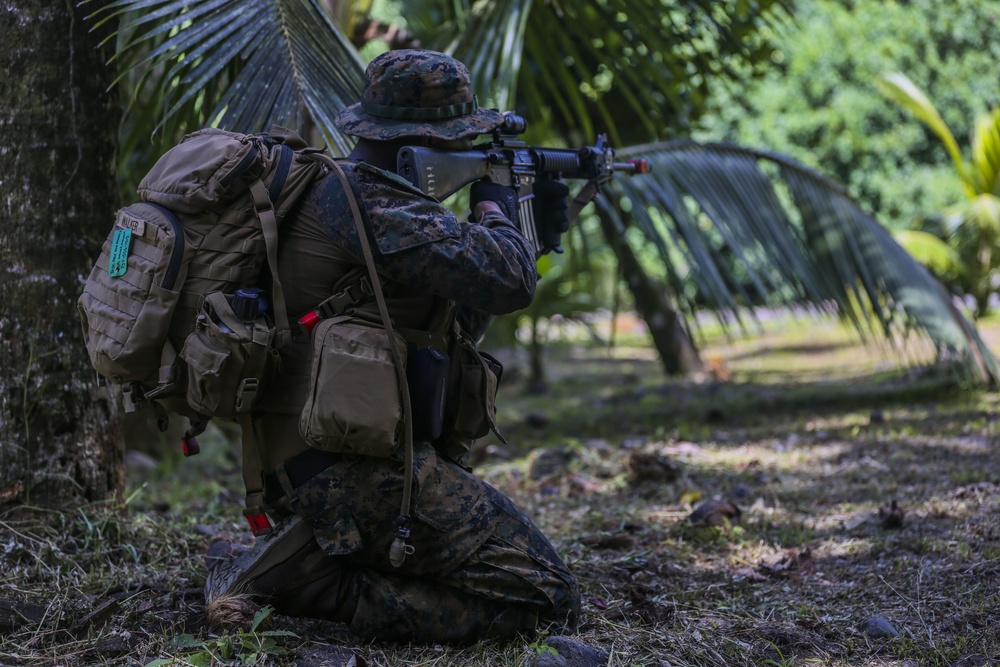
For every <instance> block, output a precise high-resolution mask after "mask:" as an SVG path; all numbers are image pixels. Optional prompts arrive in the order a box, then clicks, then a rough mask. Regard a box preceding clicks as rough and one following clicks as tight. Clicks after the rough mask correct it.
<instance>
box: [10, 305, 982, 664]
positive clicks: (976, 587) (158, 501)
mask: <svg viewBox="0 0 1000 667" xmlns="http://www.w3.org/2000/svg"><path fill="white" fill-rule="evenodd" d="M773 326H774V328H773V329H771V330H769V331H766V332H764V333H763V334H759V335H755V336H754V337H748V338H746V339H742V340H738V341H726V340H722V339H718V340H710V341H708V344H707V345H706V346H705V347H704V348H703V351H704V356H705V359H706V360H707V361H708V366H709V369H708V372H707V373H706V374H704V376H703V377H699V378H688V379H684V380H667V379H665V378H664V377H663V376H662V374H661V371H660V367H659V365H658V363H657V362H656V360H655V357H654V355H653V354H652V353H651V352H650V350H649V348H648V346H645V345H643V344H641V341H639V342H637V340H636V338H635V336H633V333H634V332H631V331H628V330H623V331H621V332H620V333H619V336H618V339H619V343H618V345H616V346H615V348H614V349H613V350H609V349H607V348H602V347H600V346H597V345H595V344H593V343H592V342H588V341H587V340H586V339H584V338H580V339H576V338H573V337H572V336H571V337H570V338H569V340H566V341H563V342H561V343H559V344H558V345H554V346H552V347H551V349H550V352H549V355H548V357H547V380H548V384H549V391H548V393H546V394H544V395H541V396H533V395H527V394H525V393H524V392H523V391H522V390H521V389H520V386H522V385H523V379H524V378H523V376H521V377H518V372H517V371H518V369H519V368H520V367H523V364H522V363H521V362H520V361H519V360H518V358H516V357H510V358H508V359H507V365H508V370H509V373H508V375H507V378H506V380H505V381H506V383H507V386H506V387H505V389H504V390H503V392H502V394H501V398H500V409H501V411H502V415H503V422H502V424H503V431H504V435H505V437H506V439H507V441H508V442H509V443H511V444H509V445H504V444H502V443H500V442H499V441H495V440H494V441H488V442H483V443H481V444H480V446H479V447H478V448H477V450H476V451H475V452H474V455H475V456H474V463H475V467H476V470H477V472H478V473H480V474H481V475H483V476H484V477H485V478H486V479H487V480H489V481H490V482H491V483H493V484H494V485H495V486H497V487H499V488H500V489H502V490H503V491H505V492H506V493H508V494H510V495H511V496H512V497H513V498H514V499H515V500H516V501H517V502H518V504H520V505H521V506H522V507H523V508H524V509H525V510H526V511H527V512H528V513H529V515H530V516H532V517H533V518H534V519H535V520H536V521H537V522H538V523H539V525H540V526H541V527H542V528H543V530H544V531H545V532H546V533H547V534H548V535H550V536H551V539H552V541H553V543H554V544H555V545H556V547H557V548H558V549H559V551H560V552H561V553H562V555H563V556H564V557H565V559H566V560H567V562H568V563H570V565H571V567H572V569H573V571H574V572H575V573H576V575H577V577H578V579H579V581H580V583H581V586H582V588H583V591H584V595H583V600H584V604H583V608H584V615H583V626H582V628H581V630H580V633H579V635H577V636H576V637H575V639H576V640H578V641H581V642H583V643H586V644H587V645H589V646H590V647H592V648H595V649H597V650H599V651H601V652H603V653H604V654H606V656H607V664H610V665H622V666H631V665H649V666H653V667H665V666H667V665H670V666H672V667H679V666H684V665H722V666H728V665H793V664H794V665H803V664H817V665H887V666H888V665H899V666H902V665H948V666H956V667H957V666H959V665H961V666H962V667H974V666H975V667H979V666H982V665H998V664H1000V466H998V456H1000V420H998V418H997V402H998V401H1000V395H998V394H997V393H995V392H988V391H982V390H978V391H977V390H971V389H968V388H962V387H961V386H956V385H955V384H954V383H951V382H949V381H948V379H947V377H945V376H943V375H941V374H939V373H936V372H934V371H928V370H926V369H920V368H917V369H912V370H909V371H904V372H901V371H899V370H898V366H899V361H898V359H896V358H894V357H893V356H891V355H890V354H889V351H888V350H886V349H884V348H870V347H862V346H860V345H859V344H857V343H856V342H855V341H854V338H853V337H852V336H851V335H850V334H848V333H845V332H844V331H843V330H842V329H840V328H839V327H837V326H834V325H833V324H832V323H830V322H825V321H815V322H812V323H806V324H801V323H799V324H796V325H794V326H789V327H787V329H788V330H785V327H784V325H783V324H782V323H780V322H779V323H777V324H774V325H773ZM997 331H1000V327H990V328H987V329H986V335H987V336H989V337H990V339H991V341H995V340H1000V336H997V335H996V332H997ZM994 349H997V347H996V344H994ZM998 351H1000V349H998ZM203 449H204V450H205V453H204V454H203V455H202V456H200V457H197V458H194V459H188V460H183V459H181V458H180V457H179V456H178V455H176V454H173V453H166V452H167V451H168V450H165V449H162V448H160V447H159V446H157V448H155V449H154V448H149V449H148V451H149V452H151V453H152V454H153V455H154V456H153V457H152V458H151V457H149V456H148V455H142V454H140V453H136V452H133V454H132V455H131V456H130V460H131V467H130V478H129V479H130V481H129V487H130V488H129V497H128V500H127V502H126V503H125V505H124V506H121V505H119V506H111V505H106V506H89V507H83V508H78V509H77V510H75V511H69V512H61V513H54V512H34V513H28V514H25V513H19V514H16V515H15V514H8V515H4V516H0V572H3V574H4V576H3V577H2V580H0V665H67V666H71V665H72V666H76V665H141V664H147V663H150V662H153V661H156V662H154V663H153V664H157V665H175V664H176V665H209V664H212V665H230V664H233V665H243V664H259V665H300V666H301V667H308V666H312V665H316V666H318V665H336V666H340V665H348V664H354V665H355V666H357V665H532V664H534V663H536V662H537V664H540V665H543V664H558V658H562V659H563V664H567V663H566V661H565V657H564V656H555V655H554V654H553V653H552V652H551V651H548V650H546V649H545V639H546V638H545V637H544V636H543V637H540V638H525V639H523V640H519V641H515V642H505V643H493V642H484V643H481V644H477V645H476V646H473V647H465V648H454V647H442V646H430V647H412V646H399V645H394V644H391V643H386V642H376V643H362V642H359V641H358V640H357V639H356V638H353V637H352V636H351V635H350V633H349V632H348V631H347V630H346V628H344V627H343V626H340V625H338V624H334V623H321V622H302V621H299V620H296V619H292V618H288V617H283V616H278V615H275V614H271V615H270V616H267V617H265V616H266V610H265V612H264V613H263V614H262V615H261V619H260V623H259V624H258V625H257V626H256V627H255V628H254V629H252V630H249V629H248V630H245V631H232V632H227V633H221V634H220V633H213V632H210V631H209V630H208V629H207V628H206V627H205V623H204V610H203V605H204V600H203V597H202V593H201V585H202V583H203V581H204V574H205V569H204V563H203V559H202V554H203V553H204V551H205V549H207V547H208V546H209V545H210V544H211V543H212V542H213V541H214V540H216V539H219V538H228V539H233V540H236V541H243V542H246V541H248V540H249V536H248V533H247V532H246V531H245V530H244V528H243V524H242V518H241V516H240V513H239V504H240V502H241V493H240V491H239V490H240V487H239V484H238V478H237V471H236V467H235V463H234V455H233V450H232V448H231V446H230V445H229V443H228V442H227V441H226V439H225V438H224V437H223V435H222V434H221V433H219V432H216V433H215V435H214V437H212V438H209V439H208V440H207V441H205V442H203ZM352 661H353V663H352ZM546 661H548V662H546ZM568 664H573V663H568Z"/></svg>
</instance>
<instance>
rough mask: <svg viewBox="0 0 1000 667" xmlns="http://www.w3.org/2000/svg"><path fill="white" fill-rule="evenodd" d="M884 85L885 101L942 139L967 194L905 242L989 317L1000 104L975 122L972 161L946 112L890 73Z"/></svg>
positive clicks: (997, 259) (998, 224)
mask: <svg viewBox="0 0 1000 667" xmlns="http://www.w3.org/2000/svg"><path fill="white" fill-rule="evenodd" d="M880 83H881V86H880V87H881V89H882V91H883V92H884V93H885V95H886V97H888V98H890V99H892V100H894V101H895V102H897V103H898V104H899V105H900V106H901V107H903V108H904V109H906V110H907V111H909V112H910V113H912V114H913V115H914V116H915V117H916V118H917V119H919V120H920V121H921V122H922V123H923V124H924V125H926V126H927V127H928V128H929V129H930V130H931V131H932V132H934V134H935V135H937V137H938V138H939V139H940V140H941V143H942V144H944V146H945V148H946V149H947V150H948V155H949V157H950V158H951V161H952V164H953V165H954V168H955V174H956V175H957V176H958V178H959V180H960V181H961V183H962V190H963V193H964V198H963V199H962V200H961V201H960V202H958V203H953V204H952V205H950V206H949V207H948V208H946V209H944V210H943V211H941V212H940V213H939V214H938V215H937V216H933V217H930V216H929V219H928V220H925V221H924V224H922V225H921V226H922V227H923V229H918V230H914V231H911V232H909V234H908V235H906V236H904V237H903V238H902V239H901V241H902V242H903V243H904V245H907V241H909V244H910V245H912V246H914V247H916V248H920V249H922V250H923V251H925V253H926V260H925V263H927V264H929V265H931V266H934V267H938V270H939V271H940V275H942V277H943V278H944V279H945V280H948V281H949V283H950V284H951V285H952V286H953V287H954V289H955V291H956V292H957V293H958V294H968V295H970V296H971V297H972V298H973V299H974V300H975V302H976V309H975V312H974V313H973V315H974V317H976V318H977V319H978V318H980V317H984V316H986V315H987V313H989V310H990V297H991V296H992V295H993V293H994V292H995V291H996V288H997V280H998V277H1000V247H998V246H1000V106H997V107H993V109H992V110H991V111H988V112H983V113H981V114H979V116H978V117H977V118H976V123H975V130H974V131H973V133H972V137H971V151H970V152H971V157H970V159H968V160H966V158H965V157H964V156H963V154H962V150H961V148H959V145H958V141H956V140H955V135H954V134H952V132H951V130H950V129H949V128H948V125H947V124H946V123H945V122H944V119H943V118H942V117H941V114H939V113H938V111H937V109H935V108H934V105H933V104H931V101H930V100H928V99H927V97H926V96H925V95H924V94H923V92H921V91H920V89H919V88H917V87H916V86H915V85H914V84H913V82H912V81H910V79H909V77H907V76H906V75H904V74H900V73H891V74H887V75H886V76H885V77H883V79H882V80H881V82H880ZM935 241H938V242H937V243H935ZM907 247H909V246H907Z"/></svg>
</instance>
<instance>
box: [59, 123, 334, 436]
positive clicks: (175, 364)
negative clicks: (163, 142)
mask: <svg viewBox="0 0 1000 667" xmlns="http://www.w3.org/2000/svg"><path fill="white" fill-rule="evenodd" d="M320 156H321V149H316V148H309V147H307V145H306V143H305V142H304V141H303V140H302V139H301V138H300V137H299V136H298V135H296V134H295V133H293V132H291V131H290V130H286V129H284V128H280V127H277V126H275V127H273V128H271V131H270V132H269V133H266V134H252V135H251V134H239V133H234V132H227V131H223V130H217V129H206V130H201V131H198V132H195V133H193V134H189V135H187V136H186V137H184V139H183V140H182V141H181V142H180V143H179V144H178V145H177V146H175V147H173V148H171V149H170V150H169V151H167V152H166V153H165V154H164V155H163V156H162V157H161V158H160V159H159V161H158V162H157V163H156V164H155V165H154V167H153V168H152V170H150V172H149V173H148V174H147V175H146V177H145V178H143V180H142V182H141V183H140V185H139V196H140V198H141V199H142V201H141V202H139V203H135V204H131V205H129V206H126V207H125V208H123V209H121V210H120V211H118V213H117V215H116V217H115V224H114V227H113V228H112V230H111V233H110V234H109V235H108V238H107V240H106V241H105V243H104V246H103V248H102V251H101V255H100V257H99V258H98V260H97V262H96V264H95V265H94V267H93V269H92V270H91V272H90V275H89V277H88V278H87V281H86V285H85V288H84V291H83V294H82V295H81V296H80V299H79V302H78V308H79V311H80V316H81V318H82V321H83V329H84V337H85V341H86V345H87V350H88V352H89V354H90V358H91V361H92V362H93V365H94V368H95V369H96V370H97V372H98V373H99V374H100V375H101V376H103V377H104V378H106V379H107V380H108V381H109V382H111V383H112V384H114V385H116V386H118V387H120V388H121V392H122V396H123V402H124V405H125V409H126V410H127V411H133V410H136V409H138V408H143V407H152V408H154V409H155V413H154V415H155V417H156V419H155V420H154V421H155V423H156V424H157V426H158V427H159V428H161V429H165V428H166V413H167V411H171V412H176V413H178V414H181V415H184V416H186V417H188V418H189V419H190V420H191V423H192V427H191V429H190V430H189V431H188V433H187V434H186V436H185V449H186V453H194V451H187V448H189V447H190V448H192V449H193V450H196V448H197V441H196V440H195V439H194V437H193V436H195V435H197V434H198V433H200V432H201V431H202V430H204V427H205V425H206V424H207V422H208V420H209V419H210V418H211V417H225V418H236V417H238V416H240V415H244V414H246V413H248V412H249V411H250V410H251V409H252V408H253V406H254V401H255V400H256V397H257V396H259V395H260V393H261V392H262V391H263V389H264V386H265V385H266V383H267V382H268V380H269V379H270V377H271V376H273V374H274V373H275V372H276V367H277V364H278V359H279V357H278V354H277V349H278V348H280V347H281V346H282V345H284V344H285V343H286V342H288V340H289V337H290V331H289V326H288V319H287V315H286V313H285V303H284V297H283V294H282V291H281V285H280V282H279V280H278V272H277V245H278V231H277V230H278V225H279V224H280V222H281V220H282V218H283V217H284V216H285V215H286V214H287V213H288V212H289V211H290V210H291V209H292V207H293V206H294V205H295V204H296V202H297V200H298V199H299V198H300V197H301V196H302V194H303V193H304V192H305V191H306V189H307V188H308V186H309V185H310V184H311V183H312V182H313V181H314V180H315V179H316V178H317V177H318V176H319V175H320V173H321V172H322V170H323V164H322V159H324V158H325V156H323V157H320ZM265 269H268V270H265ZM272 314H273V319H272Z"/></svg>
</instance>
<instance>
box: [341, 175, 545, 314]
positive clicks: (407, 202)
mask: <svg viewBox="0 0 1000 667" xmlns="http://www.w3.org/2000/svg"><path fill="white" fill-rule="evenodd" d="M366 176H367V174H365V175H361V177H360V178H359V185H360V190H361V192H362V199H363V203H364V208H365V211H366V213H367V217H368V222H369V223H370V226H371V229H372V231H373V233H374V237H375V238H374V239H373V240H374V241H375V242H376V244H377V246H378V250H379V253H380V255H381V257H380V259H379V261H378V265H379V269H380V272H384V275H385V277H387V278H389V279H391V280H395V281H397V282H401V283H403V284H406V285H409V286H412V287H416V288H418V289H426V290H427V291H428V292H430V293H432V294H435V295H437V296H442V297H445V298H449V299H453V300H454V301H457V302H458V303H460V304H467V305H470V306H474V307H476V308H477V309H480V310H484V311H486V312H488V313H492V314H496V315H499V314H502V313H508V312H513V311H515V310H520V309H522V308H525V307H527V306H528V305H529V304H530V303H531V299H532V298H533V296H534V292H535V282H536V279H537V274H536V272H535V255H534V250H533V248H532V247H531V245H530V243H529V242H528V241H527V240H526V239H525V238H524V236H523V235H522V234H521V233H520V232H519V231H518V230H517V228H516V227H514V225H513V224H511V222H510V221H509V220H507V218H505V217H504V216H503V214H502V213H500V212H499V210H489V209H491V207H489V206H486V207H485V208H486V209H488V210H486V211H484V212H482V213H483V215H481V217H480V218H479V220H478V222H474V223H469V222H461V221H459V220H458V219H457V218H456V217H455V215H454V214H453V213H452V212H451V211H449V210H448V209H447V208H445V207H444V206H442V205H441V204H439V203H437V202H436V201H434V200H433V199H430V198H428V197H426V196H424V195H422V194H420V193H418V192H408V191H406V190H401V189H399V188H398V187H396V184H395V183H394V181H389V180H383V179H380V178H376V177H371V178H368V177H366ZM483 203H484V204H485V203H486V202H483Z"/></svg>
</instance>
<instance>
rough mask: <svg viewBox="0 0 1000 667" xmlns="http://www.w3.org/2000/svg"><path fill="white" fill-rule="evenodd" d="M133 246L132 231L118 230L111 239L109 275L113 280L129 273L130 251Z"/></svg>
mask: <svg viewBox="0 0 1000 667" xmlns="http://www.w3.org/2000/svg"><path fill="white" fill-rule="evenodd" d="M131 246H132V230H131V229H119V230H117V231H116V232H115V236H114V238H113V239H111V257H110V258H109V259H108V275H110V276H111V277H112V278H117V277H118V276H124V275H125V272H126V271H128V251H129V248H130V247H131Z"/></svg>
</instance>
